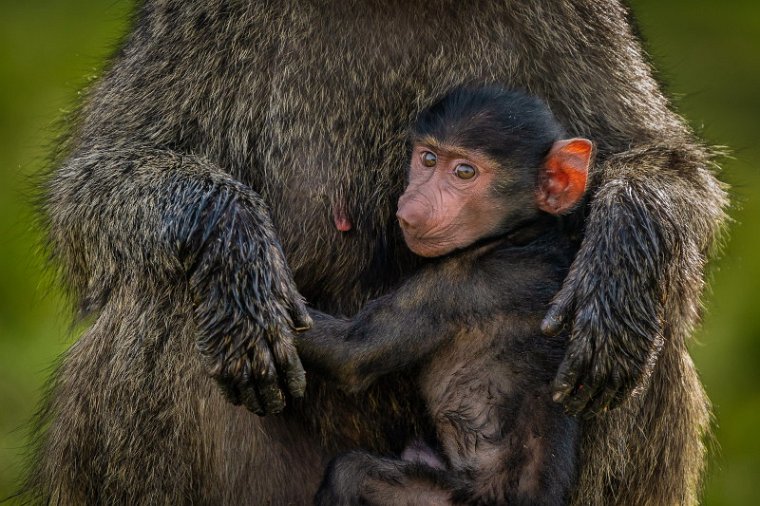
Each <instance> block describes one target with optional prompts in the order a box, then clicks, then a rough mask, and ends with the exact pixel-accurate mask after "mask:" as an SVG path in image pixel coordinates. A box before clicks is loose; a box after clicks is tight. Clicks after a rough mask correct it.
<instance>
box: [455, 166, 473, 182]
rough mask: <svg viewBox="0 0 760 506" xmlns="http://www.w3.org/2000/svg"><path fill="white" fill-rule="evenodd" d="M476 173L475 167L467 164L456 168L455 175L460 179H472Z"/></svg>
mask: <svg viewBox="0 0 760 506" xmlns="http://www.w3.org/2000/svg"><path fill="white" fill-rule="evenodd" d="M475 173H476V171H475V167H473V166H472V165H467V164H466V163H460V164H459V165H457V166H456V167H454V175H455V176H456V177H458V178H459V179H472V178H473V176H475Z"/></svg>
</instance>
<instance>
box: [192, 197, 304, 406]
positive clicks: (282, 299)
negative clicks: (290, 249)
mask: <svg viewBox="0 0 760 506" xmlns="http://www.w3.org/2000/svg"><path fill="white" fill-rule="evenodd" d="M239 197H240V196H239V195H238V196H237V197H235V196H232V197H231V198H225V196H224V195H223V196H222V197H221V202H215V203H214V204H213V206H214V208H213V209H209V210H207V211H206V212H204V214H205V215H207V216H212V217H213V220H214V224H213V229H214V231H213V232H212V233H211V234H210V235H209V236H208V237H207V238H206V239H205V240H204V241H203V243H204V244H205V246H204V247H203V248H202V250H203V253H202V254H201V256H200V258H199V260H198V261H197V265H196V266H195V267H194V268H193V269H192V275H191V283H192V287H193V291H194V294H195V298H196V301H195V302H196V305H195V311H196V321H197V323H198V326H199V330H200V336H199V339H198V343H197V345H198V350H199V351H200V353H201V355H202V356H203V359H204V364H205V366H206V367H207V370H208V371H209V373H210V374H211V375H212V376H213V377H214V378H215V379H216V380H217V381H218V382H219V384H220V386H221V387H222V389H223V391H224V393H225V394H226V396H227V397H228V398H229V400H230V401H231V402H233V403H235V404H241V403H242V404H243V405H245V407H246V408H248V409H249V410H251V411H253V412H254V413H257V414H259V415H265V414H272V413H279V412H280V411H282V410H283V409H284V407H285V402H286V394H288V393H289V394H290V395H291V396H293V397H301V396H302V395H303V392H304V390H305V388H306V377H305V373H304V370H303V366H302V365H301V360H300V359H299V357H298V353H297V351H296V348H295V344H294V332H298V331H300V330H305V329H307V328H309V327H310V326H311V317H310V316H309V313H308V312H307V310H306V306H305V304H304V300H303V297H301V295H300V294H299V293H298V290H297V289H296V286H295V283H294V282H293V279H292V276H291V273H290V269H289V268H288V266H287V263H286V261H285V256H284V254H283V251H282V249H281V247H280V245H279V242H278V240H277V238H276V236H275V234H274V230H273V227H272V225H271V222H270V220H269V216H268V212H267V210H266V208H265V206H264V205H263V203H261V202H260V201H259V200H258V199H257V200H255V201H251V199H250V198H249V199H248V202H240V200H242V199H240V198H239ZM207 226H209V225H207Z"/></svg>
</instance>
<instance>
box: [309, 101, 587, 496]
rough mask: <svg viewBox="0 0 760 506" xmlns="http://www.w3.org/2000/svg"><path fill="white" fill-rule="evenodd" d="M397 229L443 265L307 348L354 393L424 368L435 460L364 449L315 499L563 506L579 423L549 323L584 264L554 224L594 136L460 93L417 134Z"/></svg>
mask: <svg viewBox="0 0 760 506" xmlns="http://www.w3.org/2000/svg"><path fill="white" fill-rule="evenodd" d="M412 143H413V149H412V155H411V160H410V162H409V169H408V180H409V183H408V185H407V187H406V189H405V190H404V193H403V195H401V198H400V199H399V204H398V212H397V214H396V216H397V217H398V218H399V224H400V225H401V228H402V230H403V233H404V240H405V242H406V244H407V246H409V248H410V249H411V250H412V251H414V252H415V253H417V254H420V255H423V256H425V257H439V259H440V260H439V261H438V262H431V263H430V264H429V265H426V266H424V267H423V268H421V269H420V270H419V272H418V273H416V274H415V275H414V276H412V277H410V278H408V279H407V280H405V281H404V282H403V283H402V284H401V285H400V286H399V287H398V288H397V289H394V290H393V291H391V292H390V293H388V294H386V295H384V296H382V297H379V298H377V299H375V300H373V301H370V302H369V303H368V304H367V305H366V306H365V307H363V308H362V309H361V311H359V313H357V314H356V315H355V316H354V317H352V318H351V319H341V318H333V317H331V316H329V315H325V314H324V313H318V312H316V313H314V314H312V316H313V320H314V327H313V328H312V329H311V330H309V331H308V332H306V333H304V334H303V335H302V336H299V337H297V338H296V343H297V348H298V352H299V356H300V357H301V359H302V360H303V363H304V365H305V366H306V367H307V369H309V370H311V369H312V368H315V369H317V370H318V371H320V372H321V373H322V374H324V375H325V376H326V377H329V378H331V379H332V378H334V379H335V380H336V381H337V382H338V383H339V384H340V385H341V386H343V387H344V388H347V389H349V390H350V391H354V392H358V391H362V390H364V389H366V388H367V387H368V386H369V385H371V384H372V383H373V382H374V381H375V380H376V379H377V378H379V377H382V376H384V375H386V374H389V373H391V372H393V371H400V370H404V369H411V368H412V367H414V366H417V367H419V373H418V378H417V384H418V385H419V388H420V391H421V393H422V397H423V399H424V401H425V405H426V408H427V412H428V415H429V417H430V418H431V419H432V420H433V424H434V427H435V435H434V439H433V441H434V443H435V444H434V446H435V447H436V448H438V451H435V450H433V449H432V448H431V447H429V446H427V445H425V444H423V443H421V442H414V443H413V444H412V445H410V446H411V448H409V449H406V450H404V452H403V453H402V458H390V457H386V456H380V455H375V454H372V453H370V452H366V451H359V450H354V451H353V452H350V453H346V454H343V455H341V456H339V457H337V458H336V459H335V460H334V461H333V462H332V463H331V464H330V465H329V466H328V470H327V474H326V476H325V479H324V481H323V484H322V486H321V487H320V490H319V491H318V493H317V500H316V503H317V504H319V505H322V506H351V505H357V504H367V505H368V504H373V505H389V506H402V505H408V506H420V505H423V504H429V505H431V506H432V505H444V504H452V505H453V504H477V505H481V506H486V505H500V504H509V505H517V504H523V505H533V504H539V505H542V506H550V505H558V506H559V505H564V504H567V503H568V502H569V499H570V493H571V490H572V486H573V484H574V482H575V479H576V476H577V461H578V442H579V436H580V431H579V422H578V419H577V418H575V417H570V416H568V415H567V414H565V413H564V412H563V408H562V406H561V405H560V404H558V403H556V402H554V401H553V400H552V395H551V389H550V386H551V381H552V379H553V378H554V375H555V374H556V372H557V367H558V366H559V363H560V361H561V360H562V358H563V357H564V354H565V339H564V336H555V337H544V336H542V335H541V330H540V324H541V320H542V318H543V317H544V315H545V313H546V309H547V307H548V304H549V302H550V301H551V298H552V297H553V295H554V294H555V293H556V292H557V291H558V290H559V288H560V287H561V285H562V281H563V280H564V278H565V275H566V274H567V269H568V268H569V267H570V263H571V261H572V258H573V252H574V251H573V250H574V248H573V246H572V244H571V243H570V241H569V240H568V239H567V237H565V235H564V234H563V232H562V230H561V228H560V222H559V221H558V220H557V219H556V218H555V217H554V216H552V215H558V214H561V213H564V212H566V211H568V210H569V209H571V208H572V207H573V206H574V205H575V204H576V203H577V202H578V201H579V200H580V198H581V197H582V196H583V193H584V191H585V188H586V176H587V173H588V167H589V163H590V161H591V152H592V144H591V142H590V141H589V140H587V139H563V138H562V128H561V127H560V126H559V125H558V124H557V122H556V120H555V119H554V118H553V117H552V115H551V113H550V112H549V110H548V109H547V108H546V106H545V105H544V104H543V103H542V102H541V101H540V100H537V99H536V98H534V97H531V96H529V95H526V94H524V93H521V92H519V91H508V90H503V89H500V88H494V87H490V88H473V89H458V90H455V91H453V92H451V93H449V94H447V95H446V96H445V97H443V98H442V99H441V100H440V101H439V102H437V103H436V104H435V105H433V106H432V107H431V108H429V109H425V110H424V111H423V112H422V113H421V115H420V117H419V118H418V119H417V120H416V121H415V122H414V125H413V126H412Z"/></svg>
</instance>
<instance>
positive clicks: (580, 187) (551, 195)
mask: <svg viewBox="0 0 760 506" xmlns="http://www.w3.org/2000/svg"><path fill="white" fill-rule="evenodd" d="M593 148H594V145H593V144H592V143H591V141H590V140H588V139H582V138H575V139H565V140H560V141H557V142H555V143H554V145H553V146H552V149H551V150H550V151H549V154H548V155H546V159H545V160H544V165H543V167H541V172H540V173H539V175H538V188H537V190H536V200H537V202H538V207H539V209H541V210H543V211H546V212H547V213H551V214H562V213H566V212H567V211H569V210H570V209H572V208H573V206H574V205H575V204H577V203H578V202H579V201H580V199H581V197H583V194H584V193H585V192H586V180H587V178H588V168H589V165H590V164H591V153H592V152H593Z"/></svg>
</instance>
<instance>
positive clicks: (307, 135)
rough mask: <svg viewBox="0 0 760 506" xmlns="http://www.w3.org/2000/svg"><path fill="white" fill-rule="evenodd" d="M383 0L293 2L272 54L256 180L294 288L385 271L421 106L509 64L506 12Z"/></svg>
mask: <svg viewBox="0 0 760 506" xmlns="http://www.w3.org/2000/svg"><path fill="white" fill-rule="evenodd" d="M326 3H330V2H326ZM335 3H338V2H335ZM380 3H381V4H384V5H380V6H377V5H376V6H366V5H364V6H363V9H361V11H356V12H354V11H351V10H350V9H349V8H348V7H345V8H337V7H336V8H334V9H332V8H331V7H329V6H327V7H326V6H324V5H321V6H314V5H309V4H308V3H307V2H302V3H299V4H298V8H296V9H294V10H293V11H292V12H291V13H290V14H289V18H288V21H287V22H286V23H284V26H285V27H286V29H285V30H284V31H283V33H282V34H281V39H280V41H279V43H278V50H277V53H276V55H274V57H273V60H272V70H271V72H272V81H271V93H270V95H269V103H268V107H267V110H266V113H265V114H266V118H265V124H264V129H265V130H264V132H263V136H262V138H261V142H260V143H259V146H260V148H259V149H260V150H261V153H260V154H259V157H260V159H261V160H262V163H263V166H264V168H265V170H266V171H267V177H266V178H264V179H265V181H266V183H265V184H266V187H265V188H264V189H263V191H264V193H265V197H266V199H267V201H268V202H270V204H271V205H272V215H273V218H274V221H275V225H276V226H277V228H278V232H279V234H280V238H281V241H282V243H283V246H284V249H285V251H286V253H287V256H288V262H289V264H290V265H291V267H292V268H293V271H294V274H295V275H296V280H297V282H298V283H299V287H301V289H302V290H304V291H306V292H308V291H309V288H310V287H312V286H314V287H316V288H315V290H316V292H315V293H314V294H312V295H311V297H312V298H314V297H318V298H323V297H324V294H325V293H327V294H330V293H334V294H345V293H346V287H347V286H353V285H356V284H358V285H362V286H364V287H365V288H362V289H361V290H365V291H364V293H367V292H366V289H367V288H366V287H377V284H376V282H375V281H373V280H368V279H367V277H368V276H370V275H368V274H366V273H368V272H370V271H371V272H372V273H373V274H372V275H371V276H370V277H372V276H375V277H379V278H381V279H385V280H387V279H388V278H389V273H388V272H387V271H388V269H390V268H392V267H388V266H392V265H393V264H394V263H395V264H396V265H398V261H397V260H394V258H395V256H396V252H395V251H394V247H397V246H393V244H396V245H398V244H400V242H399V241H395V242H394V241H393V240H392V239H391V236H392V235H393V234H394V231H395V221H396V218H395V212H396V205H397V199H398V197H399V195H400V194H401V193H402V191H403V187H404V183H405V172H406V165H407V157H408V145H407V128H408V125H409V124H410V122H411V121H412V119H413V118H414V117H415V115H416V114H417V113H418V111H420V110H421V109H422V108H423V107H425V106H428V105H430V104H431V103H432V101H433V100H434V99H435V98H437V97H438V96H440V95H442V94H443V93H445V92H446V91H448V90H450V89H451V88H453V87H455V86H457V85H461V84H464V83H469V82H479V83H482V82H493V81H497V82H501V83H507V84H508V83H509V77H510V75H511V74H512V72H511V70H510V69H511V67H512V64H511V61H512V60H511V57H510V56H509V55H510V50H509V38H508V33H509V30H508V29H506V28H504V26H503V25H504V24H505V22H504V20H503V19H499V18H498V17H496V16H485V17H484V16H482V13H478V12H474V11H472V9H474V8H475V7H476V6H475V5H474V4H471V3H468V2H458V3H453V2H452V4H451V6H450V7H449V9H448V10H445V9H444V10H441V9H440V8H435V7H436V6H435V5H433V6H431V5H430V3H431V2H419V4H417V3H415V2H408V3H406V2H398V3H395V4H394V5H391V2H380ZM432 3H439V2H432ZM385 4H387V5H385ZM439 4H440V3H439ZM460 4H461V5H460ZM325 9H332V10H331V12H330V13H329V14H326V13H325V12H324V10H325ZM484 24H490V26H483V25H484ZM336 216H339V217H342V218H343V219H344V222H343V224H344V225H345V224H346V223H347V224H348V225H349V227H348V228H350V230H349V231H348V232H345V231H341V230H340V229H339V227H338V226H336ZM304 236H308V237H309V241H308V242H305V241H304V240H303V238H304ZM326 252H329V253H328V254H326ZM389 259H390V260H389ZM315 272H325V273H330V274H329V276H327V275H325V276H323V277H320V278H319V279H316V278H314V276H313V273H315ZM301 273H306V275H308V276H310V277H311V278H314V279H305V278H303V277H302V276H301ZM373 279H374V278H373ZM333 285H335V286H333ZM370 289H372V288H370ZM327 297H328V298H332V297H333V295H327ZM341 297H345V298H349V299H350V298H353V296H348V295H341ZM341 307H343V306H341Z"/></svg>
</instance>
